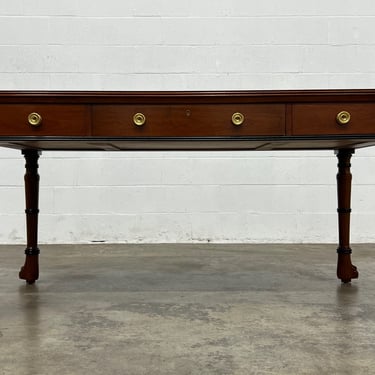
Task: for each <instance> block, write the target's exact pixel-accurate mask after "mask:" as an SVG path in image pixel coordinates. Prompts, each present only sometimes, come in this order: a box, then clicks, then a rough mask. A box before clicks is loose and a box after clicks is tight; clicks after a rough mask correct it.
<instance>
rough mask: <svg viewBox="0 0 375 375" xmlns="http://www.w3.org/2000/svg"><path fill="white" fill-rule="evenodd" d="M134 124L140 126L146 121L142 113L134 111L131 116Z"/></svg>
mask: <svg viewBox="0 0 375 375" xmlns="http://www.w3.org/2000/svg"><path fill="white" fill-rule="evenodd" d="M133 122H134V125H137V126H142V125H144V124H145V122H146V116H145V115H144V114H143V113H136V114H135V115H134V116H133Z"/></svg>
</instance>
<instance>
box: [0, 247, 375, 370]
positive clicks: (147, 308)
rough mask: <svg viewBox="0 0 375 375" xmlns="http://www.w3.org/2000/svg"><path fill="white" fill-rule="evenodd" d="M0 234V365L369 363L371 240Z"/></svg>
mask: <svg viewBox="0 0 375 375" xmlns="http://www.w3.org/2000/svg"><path fill="white" fill-rule="evenodd" d="M335 248H336V246H334V245H298V246H296V245H229V244H226V245H211V244H209V245H87V246H72V245H69V246H41V250H42V256H41V279H40V281H38V282H37V284H36V285H33V286H29V285H25V284H24V282H22V281H21V280H18V279H17V274H18V269H19V266H20V265H21V263H22V262H23V247H20V246H0V282H1V291H0V301H1V305H0V374H1V375H8V374H12V375H17V374H22V375H24V374H25V375H34V374H38V375H43V374H46V375H47V374H48V375H51V374H58V375H65V374H66V375H75V374H90V375H95V374H101V375H102V374H111V375H113V374H121V375H122V374H129V375H133V374H137V375H138V374H153V375H157V374H163V375H164V374H173V375H185V374H199V375H204V374H215V375H216V374H246V375H249V374H277V375H280V374H288V375H290V374H366V375H368V374H375V272H374V271H375V245H374V244H372V245H356V246H353V248H354V255H353V259H354V263H355V264H356V265H357V266H358V268H359V271H360V278H359V280H355V281H353V283H352V284H351V285H350V284H348V285H342V284H341V283H340V282H339V281H338V280H337V279H336V277H335V268H336V267H335V262H336V254H335Z"/></svg>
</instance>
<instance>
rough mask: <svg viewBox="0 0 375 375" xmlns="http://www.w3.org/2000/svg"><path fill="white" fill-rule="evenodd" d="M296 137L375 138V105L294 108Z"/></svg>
mask: <svg viewBox="0 0 375 375" xmlns="http://www.w3.org/2000/svg"><path fill="white" fill-rule="evenodd" d="M292 126H293V130H292V131H293V134H294V135H315V134H335V135H340V134H374V133H375V104H372V103H358V104H346V103H337V104H332V103H330V104H295V105H294V106H293V125H292Z"/></svg>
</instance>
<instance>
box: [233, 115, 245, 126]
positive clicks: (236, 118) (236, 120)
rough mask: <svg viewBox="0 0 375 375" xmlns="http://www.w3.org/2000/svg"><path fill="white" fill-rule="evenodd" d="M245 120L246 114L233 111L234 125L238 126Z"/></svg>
mask: <svg viewBox="0 0 375 375" xmlns="http://www.w3.org/2000/svg"><path fill="white" fill-rule="evenodd" d="M244 121H245V116H244V115H243V114H242V113H240V112H235V113H233V115H232V124H233V125H236V126H239V125H242V124H243V122H244Z"/></svg>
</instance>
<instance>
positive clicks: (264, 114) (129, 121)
mask: <svg viewBox="0 0 375 375" xmlns="http://www.w3.org/2000/svg"><path fill="white" fill-rule="evenodd" d="M136 114H138V117H137V116H136V118H135V119H134V116H135V115H136ZM234 114H237V115H235V116H234V120H232V116H233V115H234ZM241 115H243V122H242V123H241V124H237V125H235V124H234V123H233V122H237V123H240V122H241ZM143 116H144V117H143ZM136 122H137V123H138V125H137V124H136ZM143 122H144V123H143ZM284 132H285V107H284V105H267V104H257V105H246V104H240V105H235V104H233V105H224V104H223V105H211V104H207V105H204V104H192V105H96V106H94V109H93V135H94V136H115V137H116V136H118V137H122V136H125V137H139V136H140V137H201V136H202V137H205V136H213V137H214V136H243V135H283V134H284Z"/></svg>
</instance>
